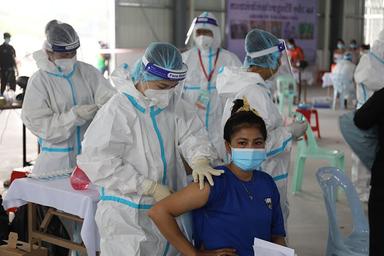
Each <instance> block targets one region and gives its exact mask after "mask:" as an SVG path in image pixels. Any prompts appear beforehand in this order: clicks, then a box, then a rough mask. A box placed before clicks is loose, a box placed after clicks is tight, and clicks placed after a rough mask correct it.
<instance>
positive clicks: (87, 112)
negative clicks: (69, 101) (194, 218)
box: [75, 104, 98, 121]
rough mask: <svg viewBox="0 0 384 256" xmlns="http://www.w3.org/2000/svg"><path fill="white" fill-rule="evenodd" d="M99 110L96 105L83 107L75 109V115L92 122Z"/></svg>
mask: <svg viewBox="0 0 384 256" xmlns="http://www.w3.org/2000/svg"><path fill="white" fill-rule="evenodd" d="M97 110H98V108H97V106H96V104H89V105H81V106H76V107H75V113H76V115H77V116H78V117H80V118H81V119H84V120H87V121H89V120H91V119H92V118H93V117H94V116H95V114H96V111H97Z"/></svg>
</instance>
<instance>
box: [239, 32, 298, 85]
mask: <svg viewBox="0 0 384 256" xmlns="http://www.w3.org/2000/svg"><path fill="white" fill-rule="evenodd" d="M253 66H255V67H256V68H257V70H259V71H256V72H263V74H260V75H261V76H262V77H263V78H265V77H268V78H267V79H266V83H267V85H269V87H270V88H269V89H274V88H276V87H277V86H276V80H277V77H279V76H288V77H293V72H292V67H291V63H290V61H289V57H288V53H287V47H286V44H285V41H284V40H282V39H280V40H279V43H278V44H277V45H275V46H272V47H270V48H267V49H264V50H261V51H255V52H249V53H247V56H246V59H245V61H244V67H245V68H248V69H249V68H251V69H252V67H253ZM260 68H261V69H260Z"/></svg>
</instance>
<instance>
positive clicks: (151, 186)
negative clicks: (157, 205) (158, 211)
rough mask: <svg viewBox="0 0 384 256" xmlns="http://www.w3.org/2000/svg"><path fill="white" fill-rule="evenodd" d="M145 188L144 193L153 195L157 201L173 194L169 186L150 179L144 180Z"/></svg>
mask: <svg viewBox="0 0 384 256" xmlns="http://www.w3.org/2000/svg"><path fill="white" fill-rule="evenodd" d="M143 190H144V191H143V195H147V196H152V197H153V198H154V199H155V201H156V202H159V201H160V200H162V199H164V198H166V197H167V196H169V195H170V194H171V191H170V190H169V188H168V187H167V186H164V185H162V184H159V183H157V182H156V181H153V180H149V179H146V180H144V181H143Z"/></svg>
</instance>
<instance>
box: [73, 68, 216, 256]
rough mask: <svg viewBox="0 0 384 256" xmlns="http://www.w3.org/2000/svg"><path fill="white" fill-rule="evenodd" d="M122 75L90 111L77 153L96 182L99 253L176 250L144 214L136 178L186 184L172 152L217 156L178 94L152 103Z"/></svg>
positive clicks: (147, 203) (182, 222)
mask: <svg viewBox="0 0 384 256" xmlns="http://www.w3.org/2000/svg"><path fill="white" fill-rule="evenodd" d="M121 74H123V73H121ZM115 79H116V78H115ZM127 83H128V85H127V87H126V89H125V90H124V92H123V93H119V94H117V95H115V96H114V97H113V98H112V99H111V100H110V101H109V102H108V103H107V104H106V105H105V106H104V107H103V108H102V109H100V110H99V112H98V113H97V115H96V117H95V118H94V120H93V122H92V124H91V125H90V127H89V129H88V131H87V133H86V134H85V137H84V141H83V153H82V154H81V155H80V156H79V157H78V165H79V166H80V168H82V169H83V170H84V171H85V172H86V173H87V175H88V177H89V178H90V180H91V181H92V182H93V183H95V184H96V185H98V186H100V187H102V192H101V201H100V202H99V204H98V207H97V212H96V223H97V225H98V228H99V233H100V236H101V255H102V256H107V255H108V256H119V255H121V256H122V255H130V256H134V255H178V253H177V252H176V251H175V249H174V248H172V246H170V245H169V243H167V241H166V240H165V238H164V237H163V236H162V235H161V233H160V231H159V230H158V229H157V227H156V225H155V224H154V223H153V222H152V221H151V219H150V218H149V217H148V216H147V210H148V209H149V208H150V207H151V206H152V205H153V204H154V203H155V200H154V199H153V197H151V196H145V195H143V193H144V191H143V190H144V188H143V181H144V180H145V179H150V180H153V181H156V182H158V183H161V184H163V185H165V186H168V187H169V188H170V189H171V190H173V191H177V190H179V189H181V188H183V187H185V186H186V185H187V179H186V172H185V170H184V167H183V164H182V161H181V158H180V155H179V152H181V153H182V155H183V156H184V158H185V159H186V161H187V162H188V163H189V164H190V163H191V160H192V159H193V158H194V157H196V156H205V157H207V158H209V159H211V160H217V158H218V156H217V153H216V151H215V150H214V148H213V146H211V144H210V143H209V140H208V135H207V132H206V131H205V129H204V128H203V124H202V122H201V120H200V119H199V117H198V116H197V114H196V112H195V111H194V109H193V107H192V106H190V105H189V104H188V103H187V102H185V101H184V100H182V99H180V96H176V94H174V96H173V97H172V99H171V101H170V103H169V105H168V106H167V107H166V108H164V109H159V108H157V107H155V106H151V104H150V102H149V101H148V98H146V97H144V96H143V95H142V93H140V92H139V91H138V90H137V89H136V88H135V86H134V85H133V84H132V82H127ZM118 87H119V88H120V89H121V88H122V87H121V79H120V84H119V85H118ZM188 219H189V218H188V215H183V216H180V218H178V223H179V226H181V229H182V230H183V232H185V233H187V237H189V238H190V233H191V231H190V228H191V227H190V223H189V224H188V222H189V220H188Z"/></svg>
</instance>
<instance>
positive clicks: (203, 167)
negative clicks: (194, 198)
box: [191, 157, 224, 189]
mask: <svg viewBox="0 0 384 256" xmlns="http://www.w3.org/2000/svg"><path fill="white" fill-rule="evenodd" d="M191 168H192V177H193V181H194V182H199V184H200V189H203V188H204V177H205V178H206V179H207V181H208V182H209V184H210V185H211V186H213V179H212V175H214V176H220V175H221V174H222V173H224V171H223V170H215V169H213V168H212V167H211V166H210V165H209V160H208V158H206V157H197V158H195V159H193V160H192V163H191Z"/></svg>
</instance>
